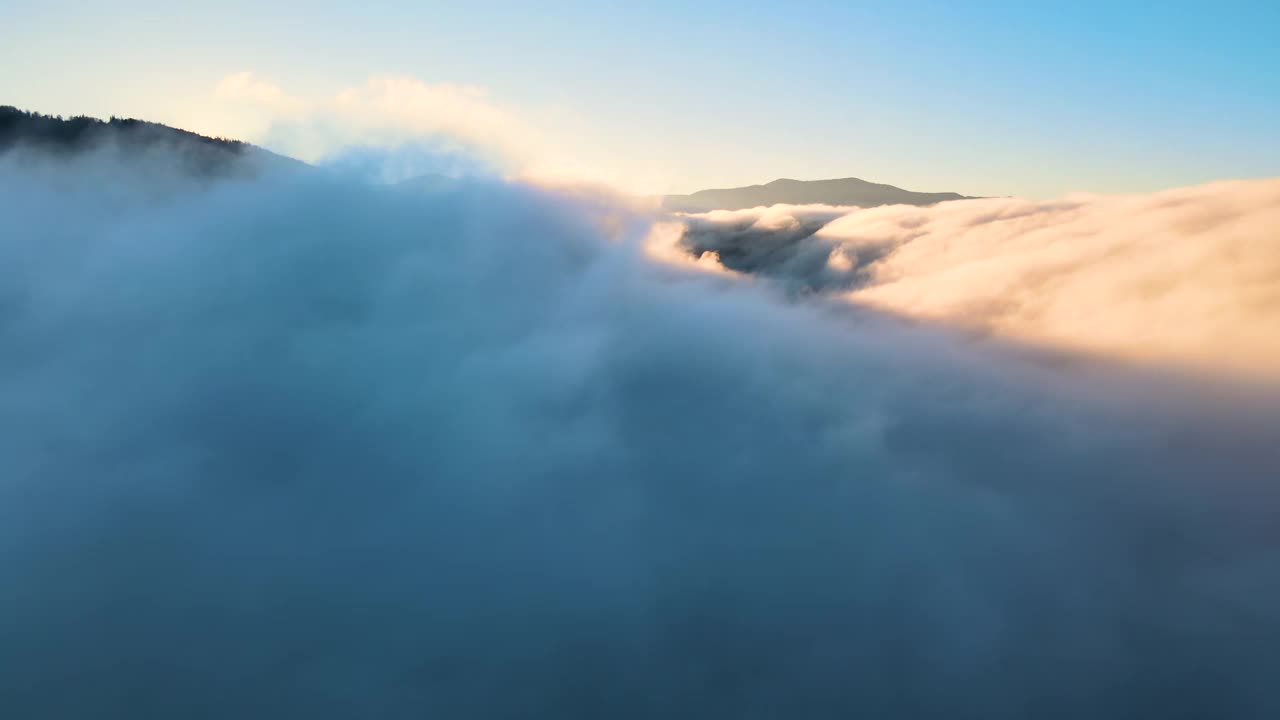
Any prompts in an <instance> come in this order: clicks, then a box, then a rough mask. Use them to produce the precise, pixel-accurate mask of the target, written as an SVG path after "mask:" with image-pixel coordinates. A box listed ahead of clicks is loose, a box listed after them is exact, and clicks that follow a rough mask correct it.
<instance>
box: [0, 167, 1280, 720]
mask: <svg viewBox="0 0 1280 720" xmlns="http://www.w3.org/2000/svg"><path fill="white" fill-rule="evenodd" d="M84 170H85V168H67V167H54V168H50V169H49V171H48V173H47V174H46V175H44V176H41V177H40V178H38V180H39V181H38V182H33V180H32V176H30V175H28V174H26V171H25V170H21V171H20V170H18V169H16V168H15V167H13V166H10V165H0V214H2V215H3V216H4V217H5V218H6V222H7V223H9V226H10V227H14V228H19V229H20V232H16V233H6V234H5V235H3V236H2V237H0V267H4V268H7V269H9V272H8V273H7V274H6V276H5V277H6V280H5V281H4V283H3V284H0V343H2V346H3V347H5V348H10V349H13V351H12V352H6V353H4V354H3V355H0V367H3V370H4V372H3V373H2V374H0V587H4V588H7V589H8V590H7V591H6V592H5V593H3V594H0V637H3V638H4V642H2V643H0V667H4V668H5V669H6V672H4V673H3V674H0V704H3V706H4V707H5V708H6V709H9V710H11V711H12V713H13V714H15V715H20V716H84V715H88V714H93V715H96V716H104V715H106V716H113V715H114V716H137V715H139V714H147V713H152V714H159V715H166V716H174V715H181V716H184V717H202V716H207V717H226V716H228V715H236V714H251V715H259V714H269V715H279V716H311V717H350V716H352V715H367V714H380V715H388V716H408V715H413V716H421V715H431V714H436V715H441V716H449V717H510V716H517V715H525V714H530V713H532V714H538V715H548V716H556V717H603V716H608V717H653V716H657V715H662V716H667V717H708V716H732V717H778V716H797V717H799V716H804V717H849V716H856V715H868V714H875V715H881V716H898V717H902V716H927V715H941V714H950V715H953V714H955V713H956V712H957V710H956V709H957V708H962V709H963V710H965V711H966V712H969V713H970V714H973V715H975V716H982V717H1025V716H1026V715H1027V714H1029V713H1031V714H1039V715H1044V716H1050V717H1052V716H1054V714H1055V713H1056V714H1058V715H1060V716H1086V715H1087V716H1093V717H1125V716H1133V715H1144V714H1153V715H1160V716H1178V715H1179V714H1184V715H1188V716H1194V715H1197V714H1198V715H1201V716H1203V715H1217V716H1236V717H1265V716H1267V715H1268V714H1271V713H1274V712H1275V711H1276V710H1277V709H1280V706H1278V701H1280V698H1278V696H1277V694H1276V692H1275V690H1274V685H1273V679H1274V670H1275V668H1276V667H1277V660H1278V658H1277V656H1276V654H1275V648H1276V647H1277V646H1280V645H1278V644H1277V642H1276V640H1280V614H1278V613H1277V611H1276V609H1275V608H1276V607H1278V606H1280V603H1278V602H1276V600H1277V598H1278V597H1280V566H1278V565H1277V561H1276V558H1277V557H1280V552H1278V551H1280V534H1278V533H1277V530H1276V528H1277V527H1280V524H1277V523H1276V517H1275V511H1274V508H1275V507H1276V504H1275V502H1274V499H1275V493H1276V488H1275V487H1274V478H1275V477H1276V475H1277V469H1278V468H1280V457H1278V456H1277V450H1276V448H1278V447H1280V442H1277V441H1278V440H1280V437H1277V432H1278V430H1277V428H1280V401H1277V399H1276V398H1274V397H1273V396H1271V395H1268V394H1267V393H1266V392H1265V391H1262V390H1258V389H1255V388H1249V393H1248V394H1249V395H1250V396H1251V397H1250V398H1249V400H1248V402H1246V401H1244V400H1234V401H1233V400H1229V399H1220V400H1215V401H1210V400H1207V399H1205V398H1202V397H1198V396H1197V394H1196V393H1195V392H1193V391H1192V390H1191V389H1190V388H1188V387H1186V386H1185V385H1180V384H1178V383H1176V382H1173V381H1170V380H1168V379H1167V378H1166V379H1160V378H1154V377H1148V376H1144V375H1143V374H1141V373H1139V372H1136V371H1135V372H1130V371H1120V370H1114V369H1107V368H1087V367H1077V366H1066V367H1057V366H1045V365H1041V364H1037V363H1032V362H1027V361H1025V360H1023V359H1021V358H1020V357H1018V356H1016V355H1013V354H1010V353H1006V352H1004V351H1001V350H999V349H997V348H992V347H985V346H973V345H966V344H964V343H962V342H959V341H957V340H956V338H955V337H954V336H952V335H950V334H948V333H940V332H934V331H932V330H930V329H929V328H927V327H914V328H913V327H904V326H902V325H901V324H899V323H897V322H895V321H893V320H892V319H890V318H885V317H881V316H879V315H877V314H875V313H872V312H869V311H865V310H860V309H854V310H851V311H847V312H843V313H840V312H836V311H834V310H832V309H830V308H824V307H819V306H817V305H806V304H793V303H788V302H786V301H785V300H784V299H783V298H782V297H781V296H780V295H778V294H776V293H775V292H774V291H773V290H772V289H771V288H770V287H768V286H767V285H766V284H762V283H750V282H745V281H743V280H742V279H741V278H738V277H735V276H733V275H730V274H726V273H716V274H698V273H686V272H681V271H680V270H679V268H673V267H671V266H668V265H662V264H654V263H651V262H650V261H648V260H647V259H646V256H645V253H644V251H645V245H644V239H645V237H646V234H647V233H648V230H649V227H648V225H649V223H648V220H647V218H645V217H644V216H643V215H639V214H636V213H633V212H630V211H627V210H626V209H625V208H612V209H609V213H611V214H610V217H611V222H609V223H606V224H602V223H600V222H598V220H599V217H600V214H601V212H602V208H600V207H597V206H592V205H590V204H588V203H587V201H585V200H583V199H580V198H579V199H574V198H566V197H563V196H557V195H551V194H548V193H544V192H538V191H534V190H530V189H528V188H522V187H518V186H511V185H506V184H502V183H497V182H489V181H481V180H472V181H468V182H462V183H457V184H453V185H449V186H447V187H442V188H437V189H435V190H433V191H430V192H423V191H421V190H420V189H417V188H410V187H380V186H372V185H368V184H365V183H362V182H356V181H352V180H349V179H345V178H343V177H341V176H336V175H332V174H304V175H295V176H292V177H279V176H271V175H267V176H263V177H260V178H257V179H254V180H242V181H235V182H224V183H218V184H215V185H213V186H203V185H194V184H193V185H185V184H183V183H182V182H181V181H180V180H174V179H172V178H166V179H165V183H164V185H165V188H164V190H165V191H164V192H163V193H155V192H153V191H152V190H153V189H152V188H149V187H147V186H146V185H145V181H144V180H142V179H140V177H141V176H140V175H137V174H134V175H130V174H125V175H122V177H127V178H131V179H132V182H133V184H132V185H130V186H129V187H128V188H127V190H128V191H129V192H128V194H127V196H126V197H127V200H128V201H127V202H121V201H120V199H119V197H118V195H116V194H113V193H118V191H119V188H115V187H114V186H110V185H106V184H100V183H94V182H88V183H80V182H78V181H77V180H76V178H78V177H80V175H79V174H78V173H83V172H84ZM59 173H61V174H59ZM69 187H70V188H72V189H73V190H74V192H68V188H69ZM787 225H789V223H787ZM15 269H16V270H15ZM72 690H74V691H72Z"/></svg>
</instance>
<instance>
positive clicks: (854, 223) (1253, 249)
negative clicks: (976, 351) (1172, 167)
mask: <svg viewBox="0 0 1280 720" xmlns="http://www.w3.org/2000/svg"><path fill="white" fill-rule="evenodd" d="M830 215H831V210H830V209H829V208H822V207H814V208H806V207H803V206H801V207H794V206H779V207H777V208H773V209H763V208H758V209H756V210H753V211H742V212H740V213H737V214H734V215H733V216H732V217H726V216H723V215H715V214H703V215H693V216H687V218H686V219H685V220H684V222H685V223H686V225H687V226H688V230H687V232H686V236H685V240H684V241H683V245H684V247H685V248H686V249H687V250H688V251H690V252H691V253H692V254H693V255H694V256H695V257H697V256H701V255H702V254H703V253H705V252H707V251H709V250H715V251H716V252H717V253H718V255H719V257H720V258H721V260H722V261H723V262H724V264H725V265H726V266H728V267H729V268H731V269H734V270H738V271H741V272H746V273H755V274H761V275H766V276H770V277H774V278H777V279H779V280H781V281H783V282H784V283H786V284H788V286H790V287H793V288H797V287H798V288H801V289H804V290H817V291H822V292H829V293H832V294H835V295H840V296H843V297H845V298H847V299H849V300H852V301H855V302H858V303H862V304H867V305H871V306H874V307H878V308H882V309H885V310H889V311H892V312H895V313H901V314H904V315H908V316H912V317H919V318H926V319H929V320H937V321H944V322H947V323H951V324H958V325H961V326H965V327H973V328H981V329H985V330H990V331H993V332H996V333H998V334H1001V335H1005V336H1008V337H1012V338H1017V339H1020V340H1029V341H1033V342H1036V343H1044V344H1048V345H1052V346H1055V347H1063V348H1069V349H1072V350H1078V351H1082V352H1088V353H1098V354H1103V355H1108V356H1112V357H1122V358H1131V359H1138V360H1145V361H1158V362H1168V363H1176V364H1190V365H1195V366H1200V367H1213V368H1226V369H1230V370H1232V371H1239V372H1245V373H1250V374H1263V375H1274V374H1275V373H1276V369H1277V368H1280V333H1276V332H1274V330H1273V328H1276V327H1280V243H1277V242H1276V232H1275V229H1276V228H1277V227H1280V179H1270V180H1256V181H1231V182H1219V183H1212V184H1208V185H1202V186H1197V187H1190V188H1181V189H1176V190H1169V191H1164V192H1157V193H1151V194H1145V195H1115V196H1105V195H1074V196H1070V197H1067V198H1064V199H1062V200H1055V201H1030V200H1021V199H1015V198H996V199H985V200H964V201H956V202H946V203H940V204H938V205H934V206H931V207H923V208H917V207H908V206H886V207H878V208H869V209H845V210H843V211H841V212H840V213H839V215H840V216H839V217H837V218H834V219H833V218H831V217H830ZM770 218H772V219H770ZM779 218H789V219H790V221H791V224H786V223H783V222H782V220H780V219H779ZM766 220H767V221H768V222H765V221H766ZM761 223H765V224H764V225H762V224H761ZM779 223H782V224H781V225H780V224H779Z"/></svg>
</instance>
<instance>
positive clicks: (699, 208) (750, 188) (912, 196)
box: [662, 177, 972, 212]
mask: <svg viewBox="0 0 1280 720" xmlns="http://www.w3.org/2000/svg"><path fill="white" fill-rule="evenodd" d="M969 199H972V196H968V195H961V194H960V193H955V192H915V191H913V190H904V189H903V188H900V187H897V186H894V185H888V184H885V183H874V182H870V181H868V180H863V179H862V178H856V177H845V178H832V179H828V180H795V179H792V178H777V179H775V180H771V181H769V182H767V183H764V184H762V185H745V186H742V187H734V188H711V189H706V190H698V191H697V192H693V193H689V194H687V195H664V196H662V207H663V208H665V209H667V210H671V211H674V212H706V211H709V210H745V209H747V208H753V207H760V206H769V205H778V204H788V205H853V206H857V207H875V206H878V205H933V204H936V203H940V202H946V201H948V200H969Z"/></svg>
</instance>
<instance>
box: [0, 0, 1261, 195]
mask: <svg viewBox="0 0 1280 720" xmlns="http://www.w3.org/2000/svg"><path fill="white" fill-rule="evenodd" d="M264 6H265V7H264ZM0 27H3V28H4V30H3V31H0V32H3V34H4V42H2V43H0V103H7V104H14V105H18V106H20V107H24V108H27V109H33V110H38V111H42V112H49V113H55V114H78V113H84V114H92V115H98V116H109V115H121V116H133V117H143V118H146V119H150V120H155V121H159V122H165V123H169V124H174V125H178V126H180V127H185V128H189V129H193V130H197V131H200V132H205V133H214V134H221V135H227V136H234V137H240V138H243V139H247V140H250V141H256V142H260V143H262V144H265V145H266V146H268V147H271V148H273V149H276V150H279V151H281V152H286V153H289V154H294V155H300V156H303V157H304V158H305V159H316V158H317V157H320V156H323V155H324V154H326V153H327V152H331V151H332V150H334V149H335V148H337V147H338V146H341V145H343V144H363V143H382V144H387V143H393V142H402V141H405V140H408V139H418V138H423V137H439V136H446V137H459V136H460V137H461V138H462V140H463V144H464V145H465V146H466V147H468V148H474V147H480V148H481V149H482V150H483V152H484V153H486V154H487V156H489V157H491V158H494V159H496V160H495V161H496V162H497V163H498V164H500V165H501V166H502V167H503V169H504V170H510V171H514V172H517V173H522V172H523V173H528V174H531V175H540V174H541V175H546V176H569V177H581V178H586V179H594V180H599V181H603V182H607V183H611V184H614V185H616V186H618V187H620V188H623V189H627V190H630V191H635V192H655V193H656V192H690V191H693V190H697V189H701V188H706V187H724V186H736V185H744V184H752V183H758V182H766V181H768V180H771V179H773V178H776V177H793V178H801V179H816V178H826V177H846V176H857V177H862V178H865V179H870V180H874V181H879V182H888V183H892V184H895V185H900V186H903V187H907V188H910V189H913V190H921V191H956V192H961V193H965V194H975V195H1018V196H1025V197H1031V198H1050V197H1056V196H1060V195H1063V194H1065V193H1070V192H1076V191H1092V192H1137V191H1153V190H1159V189H1163V188H1169V187H1176V186H1185V185H1190V184H1195V183H1200V182H1205V181H1209V180H1217V179H1229V178H1255V177H1268V176H1275V175H1280V138H1278V136H1277V133H1276V132H1275V128H1276V127H1278V126H1280V82H1276V80H1275V77H1276V74H1277V70H1280V45H1278V44H1277V43H1275V42H1274V33H1275V29H1276V28H1277V27H1280V5H1277V4H1276V3H1270V2H1213V3H1208V2H1200V3H1186V2H1170V3H1164V4H1161V5H1160V6H1159V9H1152V8H1151V7H1149V6H1148V4H1147V3H1136V2H1110V3H1101V2H1077V3H1003V2H995V3H966V4H963V7H961V6H960V4H955V3H944V2H903V3H883V2H881V3H862V2H794V3H787V4H783V3H776V2H774V3H759V2H745V3H743V2H739V3H728V2H721V1H720V0H713V1H710V2H702V3H696V4H686V3H676V2H666V1H665V0H658V1H655V2H649V3H606V2H594V3H586V2H546V3H538V4H537V7H536V8H535V7H533V5H532V4H528V3H517V2H508V1H503V2H468V3H452V2H450V3H437V2H407V1H402V0H392V1H384V2H377V3H350V2H334V1H330V0H319V1H317V2H308V3H296V2H278V3H257V2H247V1H246V0H228V1H227V2H221V3H216V4H212V3H211V4H205V5H202V6H187V7H183V8H181V10H178V9H177V6H175V5H173V3H171V2H165V3H161V2H158V1H153V0H121V1H116V2H111V3H105V2H83V1H81V2H64V1H62V0H41V1H40V2H35V1H32V0H6V2H4V3H3V4H0Z"/></svg>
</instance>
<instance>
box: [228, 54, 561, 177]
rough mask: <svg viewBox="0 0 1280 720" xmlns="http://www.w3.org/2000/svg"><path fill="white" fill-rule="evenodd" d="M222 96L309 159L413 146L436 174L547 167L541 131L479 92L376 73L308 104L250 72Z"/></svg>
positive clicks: (231, 79)
mask: <svg viewBox="0 0 1280 720" xmlns="http://www.w3.org/2000/svg"><path fill="white" fill-rule="evenodd" d="M215 95H216V96H217V97H218V98H219V99H221V100H223V101H225V102H229V103H233V104H236V105H239V106H240V107H242V108H243V109H244V110H247V111H249V112H256V113H259V114H260V115H261V117H262V118H264V119H265V124H264V129H263V130H262V131H261V132H262V136H261V138H260V140H261V142H263V143H265V144H267V145H268V146H270V147H272V148H274V149H276V150H279V151H280V152H283V153H285V154H288V155H292V156H295V157H299V158H302V159H304V160H309V161H320V160H327V159H329V158H330V156H332V155H333V154H334V153H336V152H338V151H341V150H346V149H348V148H350V147H351V146H368V147H377V148H384V149H385V148H394V149H397V150H398V149H399V148H401V147H404V146H409V147H411V148H416V149H417V152H419V153H423V152H430V153H431V154H432V155H436V156H439V157H440V158H441V159H442V163H443V165H445V167H441V168H437V170H439V171H445V172H448V171H451V168H450V167H448V166H449V164H450V160H451V159H452V160H456V159H458V158H461V157H464V156H468V157H470V158H471V163H472V164H475V163H476V162H481V163H483V164H485V165H487V166H488V167H492V168H495V169H498V170H501V171H508V172H519V171H521V170H524V169H526V168H528V167H531V166H533V165H534V164H535V163H536V162H546V161H547V153H546V147H545V143H544V142H543V140H542V139H541V138H540V136H539V135H538V133H537V132H536V131H534V130H533V129H532V128H531V127H529V126H528V125H527V124H526V123H525V122H524V121H522V120H521V119H520V118H518V117H517V116H516V115H515V114H513V113H512V112H510V111H508V110H506V109H504V108H502V107H500V106H499V105H497V104H495V103H494V102H493V100H492V99H491V98H489V97H488V93H487V91H486V90H485V89H484V88H481V87H476V86H470V85H456V84H450V83H435V84H432V83H426V82H422V81H420V80H417V79H415V78H410V77H404V76H397V75H371V76H369V78H367V79H366V81H365V82H364V83H363V84H361V85H357V86H351V87H345V88H342V89H340V90H338V91H337V92H336V93H334V94H333V95H331V96H329V97H322V98H307V97H301V96H295V95H291V94H289V93H287V92H286V91H285V90H284V89H282V88H281V87H279V86H278V85H275V84H274V83H271V82H270V81H268V80H265V79H263V78H261V77H259V76H257V75H256V74H255V73H253V72H248V71H246V72H239V73H233V74H230V75H227V76H226V77H225V78H223V79H222V80H221V81H220V82H219V83H218V86H217V88H216V90H215Z"/></svg>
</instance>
